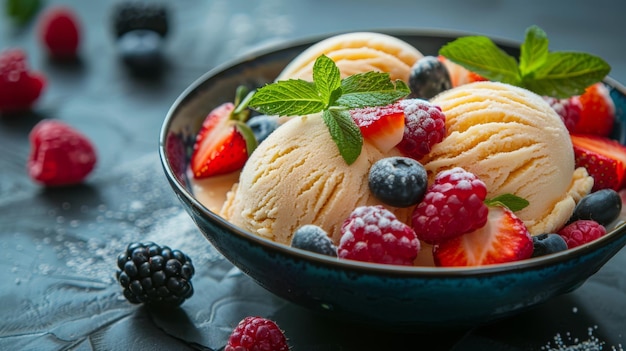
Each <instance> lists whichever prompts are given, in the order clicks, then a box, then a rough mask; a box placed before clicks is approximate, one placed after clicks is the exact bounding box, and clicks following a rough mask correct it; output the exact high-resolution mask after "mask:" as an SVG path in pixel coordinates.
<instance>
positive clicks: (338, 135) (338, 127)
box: [322, 109, 363, 165]
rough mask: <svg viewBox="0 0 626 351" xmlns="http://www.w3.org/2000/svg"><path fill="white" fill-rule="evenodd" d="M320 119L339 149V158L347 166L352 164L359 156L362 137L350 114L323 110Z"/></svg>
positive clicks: (342, 111)
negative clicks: (341, 158)
mask: <svg viewBox="0 0 626 351" xmlns="http://www.w3.org/2000/svg"><path fill="white" fill-rule="evenodd" d="M322 118H323V119H324V123H326V126H327V127H328V130H329V131H330V136H331V138H332V139H333V141H334V142H335V144H337V147H338V148H339V153H340V154H341V157H343V159H344V160H345V161H346V163H347V164H349V165H351V164H353V163H354V161H356V159H357V158H359V155H360V154H361V148H362V147H363V135H361V130H360V129H359V127H358V126H357V125H356V123H355V122H354V120H353V119H352V116H351V115H350V112H348V110H342V109H330V110H324V112H322Z"/></svg>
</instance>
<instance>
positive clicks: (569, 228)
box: [558, 219, 606, 249]
mask: <svg viewBox="0 0 626 351" xmlns="http://www.w3.org/2000/svg"><path fill="white" fill-rule="evenodd" d="M558 234H559V235H560V236H562V237H563V239H565V242H566V243H567V248H568V249H571V248H574V247H577V246H580V245H583V244H586V243H589V242H591V241H593V240H596V239H598V238H599V237H601V236H603V235H604V234H606V228H604V226H603V225H601V224H600V223H598V222H596V221H592V220H586V219H580V220H577V221H575V222H573V223H570V224H568V225H566V226H565V227H563V228H562V229H561V230H559V232H558Z"/></svg>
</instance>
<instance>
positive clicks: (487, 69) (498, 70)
mask: <svg viewBox="0 0 626 351" xmlns="http://www.w3.org/2000/svg"><path fill="white" fill-rule="evenodd" d="M439 54H440V55H442V56H445V57H446V58H448V59H449V60H450V61H452V62H455V63H457V64H459V65H461V66H463V67H465V68H467V69H468V70H470V71H472V72H475V73H477V74H479V75H481V76H483V77H485V78H487V79H490V80H495V81H499V82H503V83H508V84H513V85H519V83H520V81H521V77H520V74H519V68H518V66H517V61H516V60H515V58H514V57H513V56H510V55H509V54H507V53H506V52H504V51H503V50H502V49H500V48H499V47H498V46H497V45H496V44H494V42H493V41H491V39H489V38H487V37H484V36H467V37H461V38H458V39H456V40H454V41H452V42H449V43H448V44H446V45H444V46H443V47H441V49H440V50H439Z"/></svg>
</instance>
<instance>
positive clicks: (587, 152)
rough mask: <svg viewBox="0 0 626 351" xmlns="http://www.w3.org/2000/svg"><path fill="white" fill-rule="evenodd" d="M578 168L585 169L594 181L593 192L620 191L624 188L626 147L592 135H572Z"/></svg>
mask: <svg viewBox="0 0 626 351" xmlns="http://www.w3.org/2000/svg"><path fill="white" fill-rule="evenodd" d="M570 136H571V138H572V144H573V145H574V157H575V160H576V166H577V167H585V168H586V169H587V172H588V173H589V175H591V176H592V177H593V179H594V185H593V189H592V191H596V190H600V189H606V188H609V189H613V190H619V189H620V188H622V187H623V186H624V182H625V173H626V146H624V145H622V144H620V143H619V142H617V141H615V140H613V139H609V138H607V137H602V136H598V135H590V134H570Z"/></svg>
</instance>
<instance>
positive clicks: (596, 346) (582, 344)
mask: <svg viewBox="0 0 626 351" xmlns="http://www.w3.org/2000/svg"><path fill="white" fill-rule="evenodd" d="M597 329H598V326H597V325H596V326H593V327H589V328H588V329H587V340H580V339H579V338H577V337H573V336H572V335H571V333H569V332H567V333H565V335H562V334H560V333H557V334H556V335H555V336H554V338H553V340H552V341H551V342H548V343H547V344H546V345H545V346H542V347H541V350H545V351H601V350H611V351H624V349H623V348H622V345H617V346H606V343H605V342H604V341H602V340H600V339H598V337H596V336H595V335H594V330H597ZM605 346H606V347H607V348H605Z"/></svg>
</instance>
